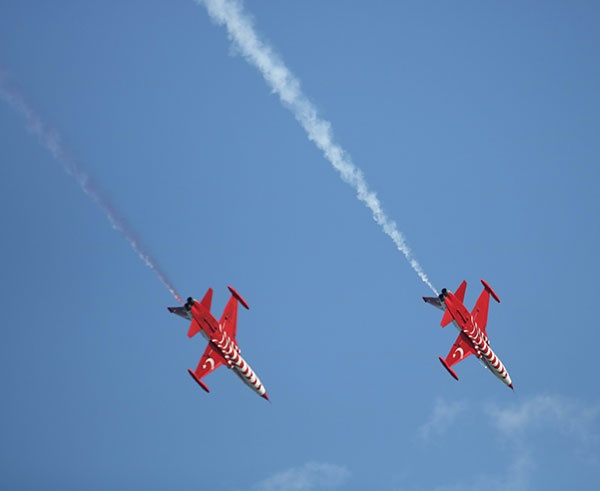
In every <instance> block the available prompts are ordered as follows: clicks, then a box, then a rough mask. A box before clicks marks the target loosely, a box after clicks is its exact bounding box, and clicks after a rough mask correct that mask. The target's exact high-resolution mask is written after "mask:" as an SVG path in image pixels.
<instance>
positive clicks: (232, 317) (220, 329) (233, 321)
mask: <svg viewBox="0 0 600 491" xmlns="http://www.w3.org/2000/svg"><path fill="white" fill-rule="evenodd" d="M227 288H229V291H230V292H231V298H230V299H229V302H227V305H226V306H225V310H224V311H223V315H222V316H221V320H220V321H219V322H217V319H215V318H214V317H213V316H212V314H211V313H210V304H211V302H212V294H213V290H212V288H209V289H208V291H207V292H206V294H205V295H204V298H203V299H202V301H201V302H198V301H197V300H194V299H193V298H191V297H190V298H188V299H187V302H186V303H185V305H184V306H183V307H167V309H169V312H172V313H173V314H177V315H178V316H180V317H183V318H184V319H188V320H190V321H192V323H191V325H190V328H189V330H188V337H190V338H191V337H193V336H195V335H196V334H198V333H202V335H203V336H204V337H205V338H206V339H207V340H208V346H207V347H206V351H205V352H204V354H203V355H202V358H201V359H200V363H198V367H197V368H196V370H195V371H193V372H192V370H190V369H188V372H189V374H190V375H191V376H192V378H193V379H194V380H195V381H196V382H198V385H199V386H200V387H202V388H203V389H204V390H205V391H206V392H210V391H209V390H208V387H207V386H206V384H205V383H204V382H202V380H201V379H202V378H203V377H204V376H206V375H208V374H209V373H210V372H212V371H213V370H214V369H215V368H217V367H219V366H221V365H225V366H226V367H227V368H231V369H232V370H233V371H234V372H235V373H236V375H238V376H239V377H240V378H241V379H242V381H243V382H244V383H245V384H246V385H247V386H248V387H250V388H251V389H252V390H253V391H254V392H256V393H257V394H258V395H259V396H261V397H264V398H265V399H266V400H269V397H268V396H267V392H266V390H265V388H264V386H263V384H262V383H261V382H260V380H259V379H258V377H257V376H256V374H255V373H254V371H253V370H252V368H250V365H248V364H247V363H246V361H245V360H244V359H243V358H242V357H241V355H240V348H239V346H238V344H237V341H236V339H235V336H236V328H237V310H238V302H240V303H241V304H242V305H243V306H244V307H246V309H250V307H248V304H247V303H246V301H245V300H244V299H243V298H242V297H241V296H240V294H239V293H238V292H236V291H235V290H234V289H233V288H232V287H230V286H228V287H227Z"/></svg>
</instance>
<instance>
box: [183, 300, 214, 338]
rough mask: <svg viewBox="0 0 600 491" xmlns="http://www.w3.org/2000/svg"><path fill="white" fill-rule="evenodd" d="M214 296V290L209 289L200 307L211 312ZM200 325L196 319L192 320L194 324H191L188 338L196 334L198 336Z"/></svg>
mask: <svg viewBox="0 0 600 491" xmlns="http://www.w3.org/2000/svg"><path fill="white" fill-rule="evenodd" d="M212 294H213V290H212V288H209V289H208V290H207V291H206V293H205V294H204V298H203V299H202V301H201V302H200V305H202V306H203V307H204V308H205V309H206V310H208V311H209V312H210V306H211V303H212ZM200 329H201V328H200V324H198V322H196V319H193V320H192V323H191V324H190V328H189V329H188V333H187V335H188V338H191V337H194V336H195V335H196V334H198V333H199V332H200Z"/></svg>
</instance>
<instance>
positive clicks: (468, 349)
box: [446, 332, 475, 367]
mask: <svg viewBox="0 0 600 491" xmlns="http://www.w3.org/2000/svg"><path fill="white" fill-rule="evenodd" d="M473 353H475V350H474V349H473V346H472V345H471V343H470V341H469V338H468V337H467V336H466V334H464V333H462V332H461V333H460V334H459V335H458V337H457V338H456V341H455V342H454V344H453V345H452V348H450V352H449V353H448V356H447V357H446V364H447V365H448V367H451V366H452V365H456V364H457V363H458V362H459V361H462V360H464V359H465V358H466V357H467V356H469V355H472V354H473Z"/></svg>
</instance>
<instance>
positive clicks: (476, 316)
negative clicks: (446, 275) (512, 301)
mask: <svg viewBox="0 0 600 491" xmlns="http://www.w3.org/2000/svg"><path fill="white" fill-rule="evenodd" d="M481 283H482V284H483V291H482V292H481V295H479V298H478V299H477V302H476V303H475V307H474V308H473V311H472V312H469V311H468V310H467V308H466V307H465V306H464V304H463V301H464V298H465V291H466V290H467V282H466V281H463V282H462V283H461V284H460V286H459V287H458V290H456V292H455V293H452V292H449V291H448V290H446V289H445V288H443V289H442V293H441V294H440V295H439V296H437V297H423V300H425V302H427V303H429V304H431V305H433V306H434V307H437V308H438V309H440V310H444V317H442V322H441V325H442V327H445V326H446V325H448V324H449V323H450V322H452V323H453V324H454V326H455V327H456V328H457V329H458V330H459V332H460V334H459V335H458V338H457V339H456V342H455V343H454V345H453V346H452V348H451V349H450V353H448V356H447V357H446V359H445V360H444V359H443V358H442V357H441V356H440V357H439V358H440V361H441V362H442V365H444V367H446V370H448V372H449V373H450V375H452V376H453V377H454V378H455V379H456V380H458V376H457V375H456V373H455V372H454V370H452V368H450V367H452V365H455V364H456V363H458V362H459V361H462V360H464V359H465V358H466V357H467V356H469V355H471V354H474V355H475V356H477V358H479V360H480V361H481V362H482V363H483V364H484V366H486V367H487V368H489V369H490V370H491V371H492V373H493V374H494V375H495V376H496V377H498V378H499V379H500V380H501V381H502V382H504V383H505V384H506V385H508V386H509V387H510V388H511V389H512V388H513V384H512V381H511V380H510V376H509V375H508V372H507V371H506V368H504V365H502V362H501V361H500V359H499V358H498V357H497V356H496V355H495V354H494V352H493V351H492V348H490V341H489V339H488V337H487V333H486V325H487V316H488V306H489V303H490V295H491V296H492V297H494V300H496V302H498V303H500V298H498V295H496V292H494V290H492V287H491V286H490V285H488V284H487V282H486V281H484V280H481Z"/></svg>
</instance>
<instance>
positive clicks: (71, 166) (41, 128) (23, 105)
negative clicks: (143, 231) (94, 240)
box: [0, 72, 183, 303]
mask: <svg viewBox="0 0 600 491" xmlns="http://www.w3.org/2000/svg"><path fill="white" fill-rule="evenodd" d="M0 96H1V97H2V99H3V100H4V101H5V102H6V103H7V104H8V105H10V106H11V107H12V108H13V109H15V110H16V111H17V112H18V113H19V114H20V115H21V116H23V117H24V118H25V120H26V122H27V127H28V129H29V130H30V131H31V132H32V133H33V134H34V135H35V136H36V137H37V138H38V140H39V141H40V143H41V144H42V145H43V146H44V147H45V148H46V149H47V150H48V151H49V152H50V153H51V154H52V157H54V159H55V160H57V161H58V162H59V163H60V164H61V165H62V167H63V169H64V170H65V171H66V172H67V173H68V174H70V175H71V176H73V177H74V178H75V180H76V181H77V183H78V184H79V186H80V187H81V189H82V190H83V192H84V193H85V194H86V195H87V196H88V197H89V198H90V199H91V200H92V201H93V202H94V203H96V205H97V206H98V208H100V209H101V210H102V211H103V212H104V214H105V215H106V217H107V218H108V221H109V222H110V224H111V226H112V228H113V229H115V230H117V231H119V232H120V233H121V234H122V235H123V237H125V239H126V240H127V242H129V245H130V246H131V248H132V249H133V250H134V251H135V253H136V254H137V255H138V257H139V258H140V259H141V260H142V261H144V263H145V264H146V266H148V267H149V268H150V269H151V270H152V271H154V273H156V275H157V276H158V278H159V279H160V281H162V282H163V284H164V285H165V286H166V287H167V288H168V290H169V291H170V292H171V294H172V295H173V296H174V297H175V298H176V299H177V300H178V301H179V303H183V302H182V301H181V297H180V296H179V295H178V294H177V292H176V290H175V287H174V286H173V284H172V283H171V282H170V281H169V278H167V276H166V274H165V273H164V272H163V271H162V270H161V269H160V267H159V266H158V264H157V263H156V261H155V260H154V259H153V258H152V257H151V256H150V254H148V253H147V252H146V251H145V249H144V247H143V246H142V244H141V242H140V241H139V239H137V238H136V236H135V234H134V233H133V231H132V230H131V227H129V226H128V225H127V224H126V222H125V221H124V220H123V219H122V218H121V217H119V216H118V215H117V212H116V211H115V209H114V208H113V207H112V206H111V205H110V203H109V202H108V200H107V199H106V198H105V197H104V196H102V194H101V192H100V191H99V189H98V187H97V186H96V185H94V183H93V181H92V180H91V179H90V177H89V176H88V175H87V174H86V173H85V172H84V171H83V170H82V169H81V167H80V166H79V165H78V164H77V162H75V161H74V160H73V158H72V157H71V156H70V155H69V153H68V152H67V150H66V148H65V147H64V145H63V144H62V143H61V138H60V135H59V133H58V132H57V131H56V130H54V129H51V128H49V127H48V126H47V125H46V124H45V123H44V122H43V121H42V119H41V118H40V116H39V115H38V114H37V113H36V112H35V111H34V110H33V108H32V107H31V105H30V104H28V103H27V102H26V100H25V98H24V97H23V96H22V95H21V94H19V92H17V91H16V90H15V89H12V88H10V87H8V85H7V83H6V81H5V77H4V75H3V74H2V73H1V72H0Z"/></svg>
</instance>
